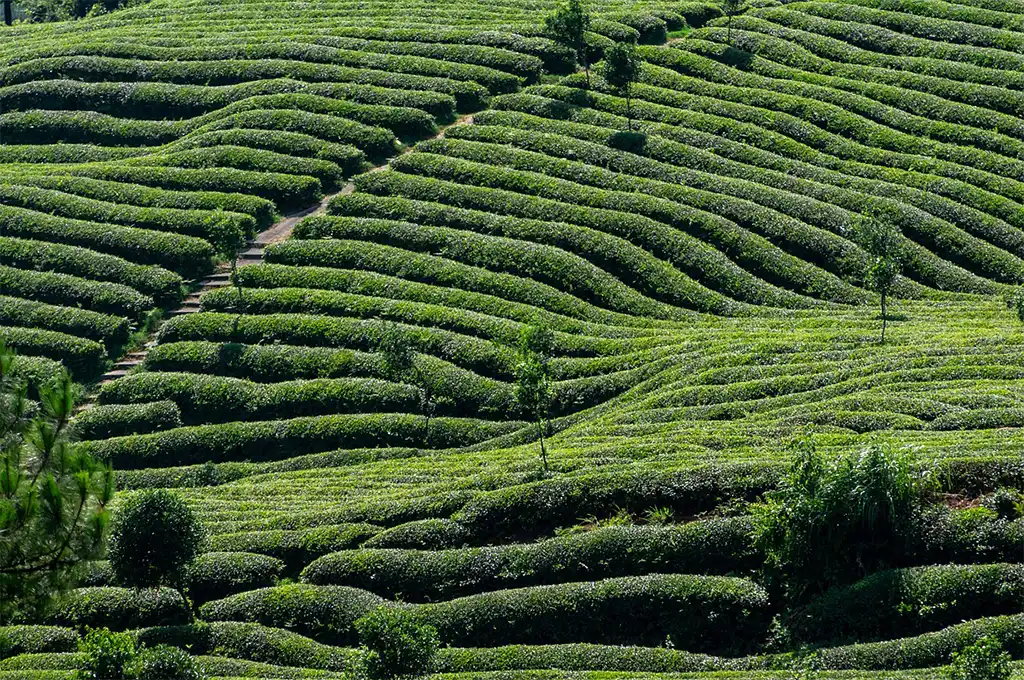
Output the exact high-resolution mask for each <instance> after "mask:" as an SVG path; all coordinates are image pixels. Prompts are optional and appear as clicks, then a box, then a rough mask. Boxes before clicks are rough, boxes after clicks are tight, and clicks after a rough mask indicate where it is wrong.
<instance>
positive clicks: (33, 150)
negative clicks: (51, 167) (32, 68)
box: [0, 91, 146, 163]
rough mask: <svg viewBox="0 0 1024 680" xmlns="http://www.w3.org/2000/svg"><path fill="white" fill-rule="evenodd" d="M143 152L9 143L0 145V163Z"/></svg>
mask: <svg viewBox="0 0 1024 680" xmlns="http://www.w3.org/2000/svg"><path fill="white" fill-rule="evenodd" d="M0 96H2V91H0ZM144 153H146V150H145V149H132V148H126V147H120V146H94V145H92V144H45V145H43V146H38V145H35V144H11V145H9V146H4V147H0V163H87V162H92V161H115V160H119V159H122V158H132V157H133V156H141V155H142V154H144Z"/></svg>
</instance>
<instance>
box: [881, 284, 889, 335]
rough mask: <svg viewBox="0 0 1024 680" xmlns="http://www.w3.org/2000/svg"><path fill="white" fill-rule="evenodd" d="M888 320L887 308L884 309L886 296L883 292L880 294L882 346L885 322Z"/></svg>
mask: <svg viewBox="0 0 1024 680" xmlns="http://www.w3.org/2000/svg"><path fill="white" fill-rule="evenodd" d="M888 318H889V315H888V313H887V307H886V295H885V292H884V291H883V292H882V344H883V345H884V344H885V324H886V321H888Z"/></svg>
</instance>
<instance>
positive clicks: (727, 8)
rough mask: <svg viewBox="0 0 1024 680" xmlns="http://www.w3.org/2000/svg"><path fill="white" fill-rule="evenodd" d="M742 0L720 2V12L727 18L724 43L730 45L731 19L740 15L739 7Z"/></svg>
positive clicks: (723, 0)
mask: <svg viewBox="0 0 1024 680" xmlns="http://www.w3.org/2000/svg"><path fill="white" fill-rule="evenodd" d="M742 4H743V0H722V11H723V12H725V16H726V17H728V18H727V19H726V20H725V26H726V29H725V41H726V42H727V43H728V44H729V45H732V18H733V17H734V16H736V15H737V14H739V13H740V6H741V5H742Z"/></svg>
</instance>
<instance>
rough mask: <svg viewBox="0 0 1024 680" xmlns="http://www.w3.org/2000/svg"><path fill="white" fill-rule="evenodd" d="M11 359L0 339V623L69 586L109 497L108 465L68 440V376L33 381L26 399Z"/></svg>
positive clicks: (89, 555) (88, 554) (102, 525)
mask: <svg viewBox="0 0 1024 680" xmlns="http://www.w3.org/2000/svg"><path fill="white" fill-rule="evenodd" d="M18 362H19V360H18V358H17V356H16V355H15V353H14V352H13V351H12V350H10V349H8V348H7V347H6V345H4V344H3V343H2V342H0V623H3V622H5V621H10V620H13V619H16V618H18V617H23V616H26V615H28V614H30V613H32V612H34V611H37V610H38V609H39V608H40V607H42V606H43V605H45V604H46V603H47V602H48V601H49V600H50V599H51V597H52V596H53V595H55V594H56V593H58V592H59V591H60V590H62V589H64V588H68V587H71V586H72V585H73V584H74V581H75V578H76V576H77V573H78V572H79V571H80V569H81V567H82V566H83V565H84V562H85V561H86V560H90V559H95V558H96V557H98V555H99V553H100V551H101V549H102V546H103V538H104V535H105V533H106V528H107V510H106V505H107V503H108V502H109V501H110V499H111V498H112V497H113V495H114V476H113V472H112V471H111V470H110V468H108V467H106V466H105V465H102V464H101V463H99V462H97V461H96V460H95V459H93V458H92V457H91V456H90V455H89V454H88V453H87V452H86V451H84V450H83V449H82V447H80V446H79V445H77V444H75V443H74V442H72V441H71V439H70V437H69V431H68V424H69V421H70V419H71V415H72V413H73V411H74V407H75V396H76V394H75V385H74V383H73V382H72V381H71V378H70V376H69V375H68V374H67V372H66V371H63V370H62V371H61V372H60V373H58V374H57V375H56V376H55V377H54V378H53V379H52V380H50V381H49V382H47V383H45V384H42V385H39V386H38V392H39V402H38V403H33V402H30V401H29V399H28V394H29V388H28V385H27V384H26V383H25V382H24V381H22V380H20V379H19V378H18V377H17V374H18Z"/></svg>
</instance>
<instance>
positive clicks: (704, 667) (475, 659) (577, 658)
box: [434, 643, 890, 680]
mask: <svg viewBox="0 0 1024 680" xmlns="http://www.w3.org/2000/svg"><path fill="white" fill-rule="evenodd" d="M725 667H727V663H726V662H725V660H724V659H721V658H719V657H714V656H708V655H706V654H693V653H691V652H685V651H682V650H679V649H669V648H666V647H623V646H618V645H615V646H612V645H595V644H588V643H575V644H572V643H570V644H560V645H552V644H545V645H506V646H502V647H489V648H488V647H471V648H456V647H450V648H447V649H442V650H441V651H440V652H439V653H438V655H437V657H436V659H435V662H434V670H435V671H436V672H438V673H470V672H475V673H486V674H488V676H490V677H493V675H491V674H492V673H494V672H497V671H515V670H531V669H541V668H552V669H554V668H557V669H559V671H561V674H562V675H560V676H559V677H564V676H568V677H578V676H576V675H575V673H573V672H574V671H576V672H578V671H597V670H600V671H604V672H611V671H619V672H632V673H642V674H644V675H641V676H639V677H645V676H646V674H647V673H697V672H700V671H705V672H712V671H719V670H722V669H723V668H725ZM570 673H572V675H570ZM632 673H631V675H629V676H628V677H637V676H635V675H633V674H632ZM457 677H463V676H461V675H460V676H457ZM501 677H505V676H504V674H503V675H502V676H501ZM513 677H514V676H513ZM527 677H529V676H527ZM654 677H658V676H654ZM670 677H674V676H670ZM684 677H694V678H705V677H706V678H708V680H710V679H711V678H715V677H722V678H723V679H729V680H771V676H762V675H761V674H756V675H754V674H746V673H744V674H742V675H739V674H737V675H733V674H731V673H729V674H723V675H722V676H717V675H709V676H703V675H701V676H684ZM847 680H853V679H852V678H848V679H847ZM876 680H883V679H881V678H876ZM884 680H890V679H884Z"/></svg>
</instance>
